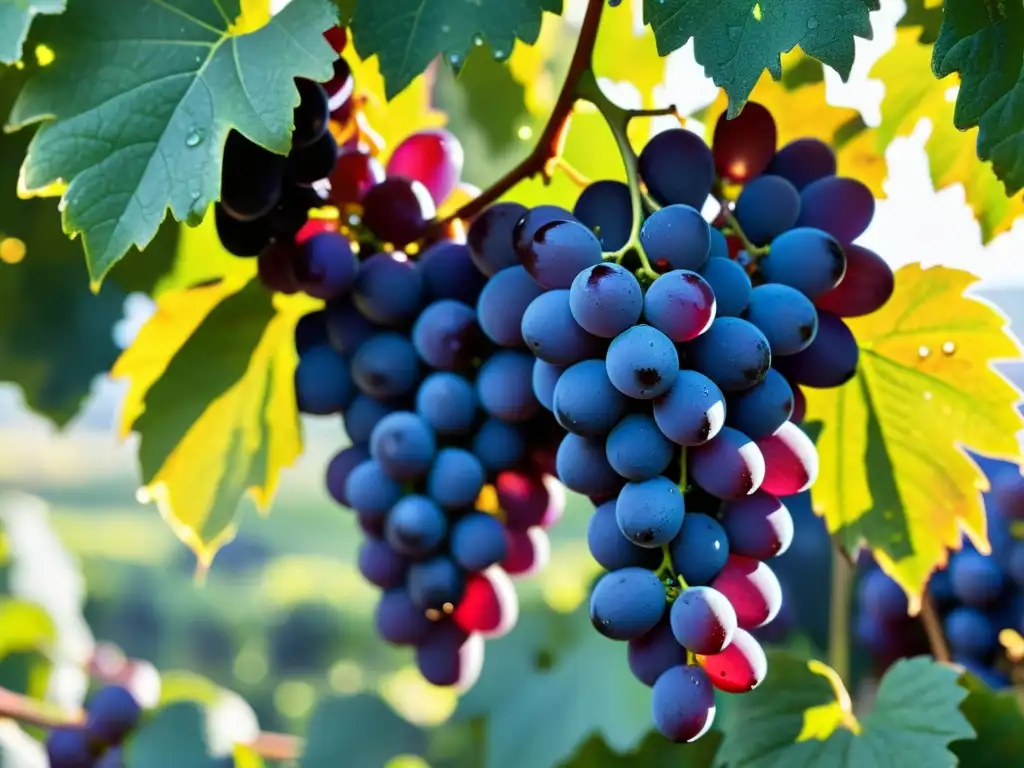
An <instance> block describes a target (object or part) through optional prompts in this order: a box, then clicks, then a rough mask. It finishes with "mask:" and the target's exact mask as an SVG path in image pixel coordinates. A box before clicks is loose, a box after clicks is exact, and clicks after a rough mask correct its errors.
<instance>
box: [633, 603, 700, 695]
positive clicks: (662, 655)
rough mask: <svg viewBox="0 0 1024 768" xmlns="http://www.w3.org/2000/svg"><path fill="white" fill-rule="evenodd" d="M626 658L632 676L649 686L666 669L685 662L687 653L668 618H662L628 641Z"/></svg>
mask: <svg viewBox="0 0 1024 768" xmlns="http://www.w3.org/2000/svg"><path fill="white" fill-rule="evenodd" d="M626 660H627V661H628V663H629V670H630V672H632V673H633V677H635V678H636V679H637V680H639V681H640V682H641V683H643V684H644V685H646V686H648V687H651V686H653V685H654V683H655V682H656V681H657V679H658V678H659V677H661V676H662V674H664V673H665V671H666V670H668V669H671V668H672V667H676V666H680V665H683V664H686V662H687V655H686V649H685V648H683V646H681V645H680V644H679V641H678V640H676V638H675V635H673V634H672V626H671V625H670V624H669V622H668V619H667V618H662V620H661V621H659V622H658V625H657V626H656V627H655V628H654V629H652V630H651V631H650V632H648V633H647V634H645V635H640V637H634V638H633V639H632V640H630V641H629V643H628V645H627V648H626Z"/></svg>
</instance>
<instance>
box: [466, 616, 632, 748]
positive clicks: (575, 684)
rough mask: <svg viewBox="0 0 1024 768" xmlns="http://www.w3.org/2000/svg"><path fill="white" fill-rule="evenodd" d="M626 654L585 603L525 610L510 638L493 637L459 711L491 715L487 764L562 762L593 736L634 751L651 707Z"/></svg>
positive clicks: (469, 714) (609, 744)
mask: <svg viewBox="0 0 1024 768" xmlns="http://www.w3.org/2000/svg"><path fill="white" fill-rule="evenodd" d="M492 645H493V651H492ZM623 651H624V649H623V647H622V645H621V644H620V643H615V642H612V641H610V640H608V639H607V638H605V637H602V636H601V635H599V634H598V633H597V632H595V631H594V628H593V626H592V625H591V624H590V619H589V617H588V615H587V607H586V606H584V607H583V608H582V609H580V610H577V611H575V612H574V613H572V614H569V615H559V614H548V613H547V612H545V613H543V614H534V613H532V612H531V613H527V614H525V615H523V616H522V617H521V618H520V622H519V625H518V626H517V627H516V631H515V633H514V634H513V635H510V636H508V637H506V638H502V639H500V640H497V641H495V642H494V643H491V642H488V644H487V659H488V660H487V664H486V665H485V667H484V671H483V674H482V676H481V678H480V681H479V682H478V683H477V685H476V686H475V687H474V688H473V689H471V690H470V691H469V692H468V693H467V694H466V695H465V697H464V698H463V699H462V702H461V703H460V707H459V710H458V711H457V712H456V716H457V717H468V718H472V717H480V716H485V715H486V716H487V733H486V747H485V752H486V756H487V759H486V760H485V764H486V765H488V766H490V768H518V767H519V766H524V765H558V764H560V763H562V762H563V761H565V760H566V759H568V758H570V757H571V756H572V754H573V752H574V751H575V749H576V747H577V745H578V744H579V743H580V742H582V741H584V740H585V739H586V738H587V737H589V736H591V735H594V734H600V735H601V737H602V738H603V739H604V741H605V742H606V743H607V744H608V746H609V747H610V748H611V749H612V750H613V751H614V752H629V751H631V750H633V749H635V748H637V747H638V746H639V745H640V743H641V742H642V740H643V738H644V737H645V736H646V735H647V732H648V731H649V730H650V727H651V719H650V718H651V707H650V691H649V689H647V688H645V687H644V686H643V685H642V684H640V683H639V682H637V680H636V679H635V678H634V677H633V675H632V673H631V672H630V671H629V666H628V665H627V664H626V660H625V658H624V653H623ZM509 691H515V695H509Z"/></svg>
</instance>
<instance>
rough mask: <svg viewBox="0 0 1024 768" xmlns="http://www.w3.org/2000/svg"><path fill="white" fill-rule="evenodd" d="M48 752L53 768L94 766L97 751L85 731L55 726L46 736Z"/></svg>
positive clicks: (88, 767) (90, 767)
mask: <svg viewBox="0 0 1024 768" xmlns="http://www.w3.org/2000/svg"><path fill="white" fill-rule="evenodd" d="M46 754H47V756H48V757H49V759H50V763H49V764H50V766H51V768H93V763H94V761H95V760H96V752H95V751H94V750H93V748H92V746H91V745H90V743H89V739H88V737H87V736H86V735H85V731H82V730H80V729H78V728H55V729H54V730H52V731H50V734H49V736H47V737H46Z"/></svg>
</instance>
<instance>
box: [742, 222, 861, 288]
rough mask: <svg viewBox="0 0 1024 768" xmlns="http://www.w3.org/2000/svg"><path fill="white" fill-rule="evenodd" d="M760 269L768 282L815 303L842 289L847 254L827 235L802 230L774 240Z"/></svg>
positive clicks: (792, 230)
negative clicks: (817, 299) (819, 298)
mask: <svg viewBox="0 0 1024 768" xmlns="http://www.w3.org/2000/svg"><path fill="white" fill-rule="evenodd" d="M759 266H760V268H761V273H762V274H763V275H764V277H765V279H766V280H767V281H768V282H770V283H782V284H783V285H788V286H791V287H793V288H796V289H797V290H798V291H800V292H801V293H802V294H804V295H805V296H807V297H808V298H811V299H813V298H816V297H818V296H820V295H821V294H823V293H825V292H826V291H830V290H832V289H833V288H835V287H836V286H837V285H839V282H840V281H841V280H842V279H843V275H845V274H846V254H845V253H844V252H843V247H842V246H841V245H839V242H838V241H837V240H836V239H835V238H833V237H832V236H831V235H829V234H828V233H827V232H824V231H822V230H820V229H812V228H810V227H800V228H798V229H791V230H789V231H788V232H783V233H782V234H781V235H779V236H778V237H777V238H775V240H773V241H772V245H771V250H770V251H769V252H768V254H767V255H765V256H763V257H761V261H760V262H759Z"/></svg>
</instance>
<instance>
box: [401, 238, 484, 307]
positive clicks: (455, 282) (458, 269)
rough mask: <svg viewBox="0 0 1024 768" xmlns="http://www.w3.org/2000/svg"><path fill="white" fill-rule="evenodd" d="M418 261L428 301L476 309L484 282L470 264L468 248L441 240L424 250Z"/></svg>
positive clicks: (481, 275)
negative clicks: (453, 301) (457, 304)
mask: <svg viewBox="0 0 1024 768" xmlns="http://www.w3.org/2000/svg"><path fill="white" fill-rule="evenodd" d="M417 261H418V263H419V266H420V274H421V275H422V276H423V288H424V291H425V294H426V299H427V301H437V300H438V299H454V300H455V301H461V302H462V303H463V304H469V305H470V306H471V307H472V306H476V302H477V298H478V297H479V296H480V291H482V290H483V289H484V285H485V284H486V283H487V278H486V276H484V275H483V274H482V273H481V272H480V270H479V269H477V268H476V265H475V264H474V263H473V259H472V257H471V256H470V253H469V246H467V245H463V244H462V243H453V242H452V241H451V240H442V241H441V242H439V243H435V244H434V245H432V246H430V247H429V248H427V250H425V251H424V252H423V253H422V254H420V256H419V259H418V260H417Z"/></svg>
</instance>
